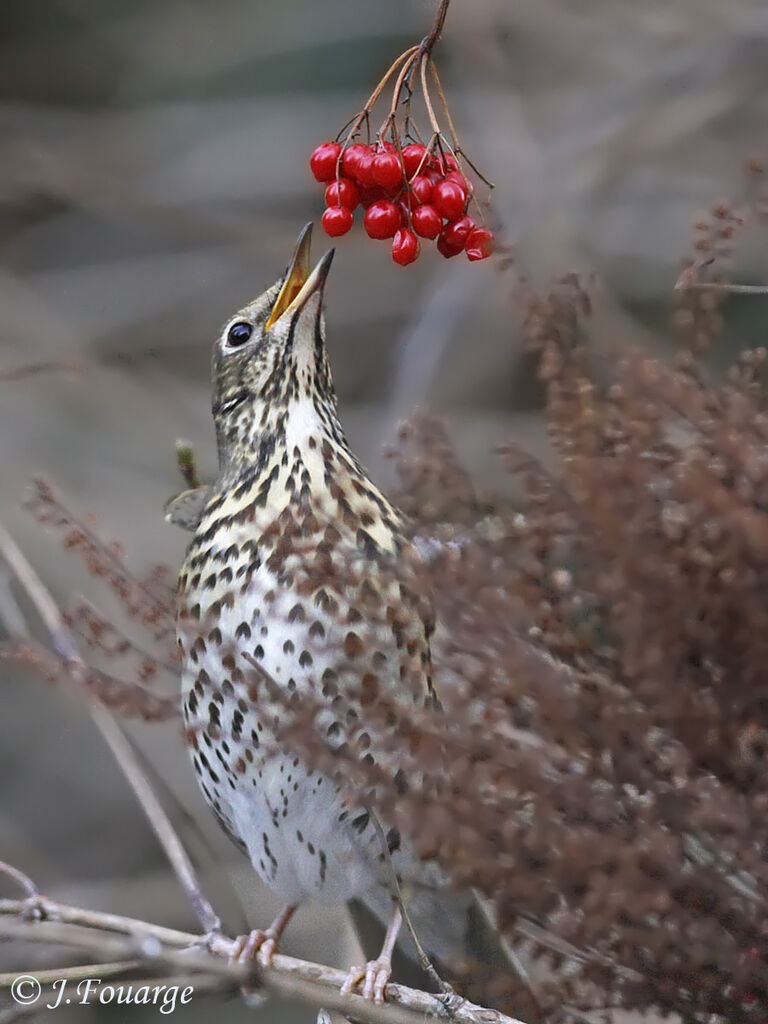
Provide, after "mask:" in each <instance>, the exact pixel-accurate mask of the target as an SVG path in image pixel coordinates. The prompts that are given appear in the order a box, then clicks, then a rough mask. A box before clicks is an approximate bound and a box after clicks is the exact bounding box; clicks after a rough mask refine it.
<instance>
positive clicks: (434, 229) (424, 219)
mask: <svg viewBox="0 0 768 1024" xmlns="http://www.w3.org/2000/svg"><path fill="white" fill-rule="evenodd" d="M442 227H443V218H442V217H441V216H440V214H439V213H438V212H437V210H436V209H435V208H434V206H430V205H429V203H425V204H424V206H417V207H416V209H415V210H414V211H413V230H414V231H415V232H416V234H417V235H421V237H422V238H437V236H438V235H439V234H440V231H441V229H442Z"/></svg>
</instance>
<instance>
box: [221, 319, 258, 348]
mask: <svg viewBox="0 0 768 1024" xmlns="http://www.w3.org/2000/svg"><path fill="white" fill-rule="evenodd" d="M252 334H253V328H252V327H251V325H250V324H247V323H245V322H244V321H243V320H240V321H239V322H238V323H236V324H232V326H231V327H230V328H229V330H228V331H227V344H228V345H232V346H233V347H234V346H237V345H244V344H245V343H246V341H248V339H249V338H250V336H251V335H252Z"/></svg>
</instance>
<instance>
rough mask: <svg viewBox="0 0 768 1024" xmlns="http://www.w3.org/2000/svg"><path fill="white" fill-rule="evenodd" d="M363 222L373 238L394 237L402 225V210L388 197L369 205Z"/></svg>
mask: <svg viewBox="0 0 768 1024" xmlns="http://www.w3.org/2000/svg"><path fill="white" fill-rule="evenodd" d="M363 223H364V224H365V230H366V231H367V232H368V234H369V235H370V237H371V238H392V236H393V235H394V233H395V232H396V231H397V229H398V228H399V227H400V211H399V210H398V208H397V207H396V206H395V204H394V203H392V202H390V201H389V200H388V199H380V200H379V201H378V202H377V203H373V204H372V205H371V206H369V207H368V209H367V210H366V213H365V220H364V222H363Z"/></svg>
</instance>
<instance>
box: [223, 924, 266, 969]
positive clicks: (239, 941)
mask: <svg viewBox="0 0 768 1024" xmlns="http://www.w3.org/2000/svg"><path fill="white" fill-rule="evenodd" d="M276 952H277V936H276V935H275V934H274V932H273V931H272V929H271V928H269V929H268V930H267V931H265V932H263V931H262V930H261V929H260V928H254V929H253V931H252V932H250V933H249V934H248V935H239V936H238V937H237V938H236V939H235V948H234V949H233V950H232V959H233V960H234V961H236V962H237V963H239V964H247V963H250V962H251V961H252V960H258V962H259V963H260V964H261V966H262V967H271V966H272V961H273V960H274V957H275V953H276Z"/></svg>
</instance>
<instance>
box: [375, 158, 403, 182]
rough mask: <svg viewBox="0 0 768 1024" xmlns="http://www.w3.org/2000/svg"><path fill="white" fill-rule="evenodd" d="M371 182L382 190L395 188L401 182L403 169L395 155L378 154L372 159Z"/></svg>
mask: <svg viewBox="0 0 768 1024" xmlns="http://www.w3.org/2000/svg"><path fill="white" fill-rule="evenodd" d="M373 180H374V181H375V182H376V184H377V185H381V187H382V188H386V189H396V188H397V186H398V185H399V184H400V182H401V181H402V180H403V168H402V166H401V164H400V161H399V160H398V159H397V155H396V154H395V153H379V154H378V155H377V156H375V157H374V159H373Z"/></svg>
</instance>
